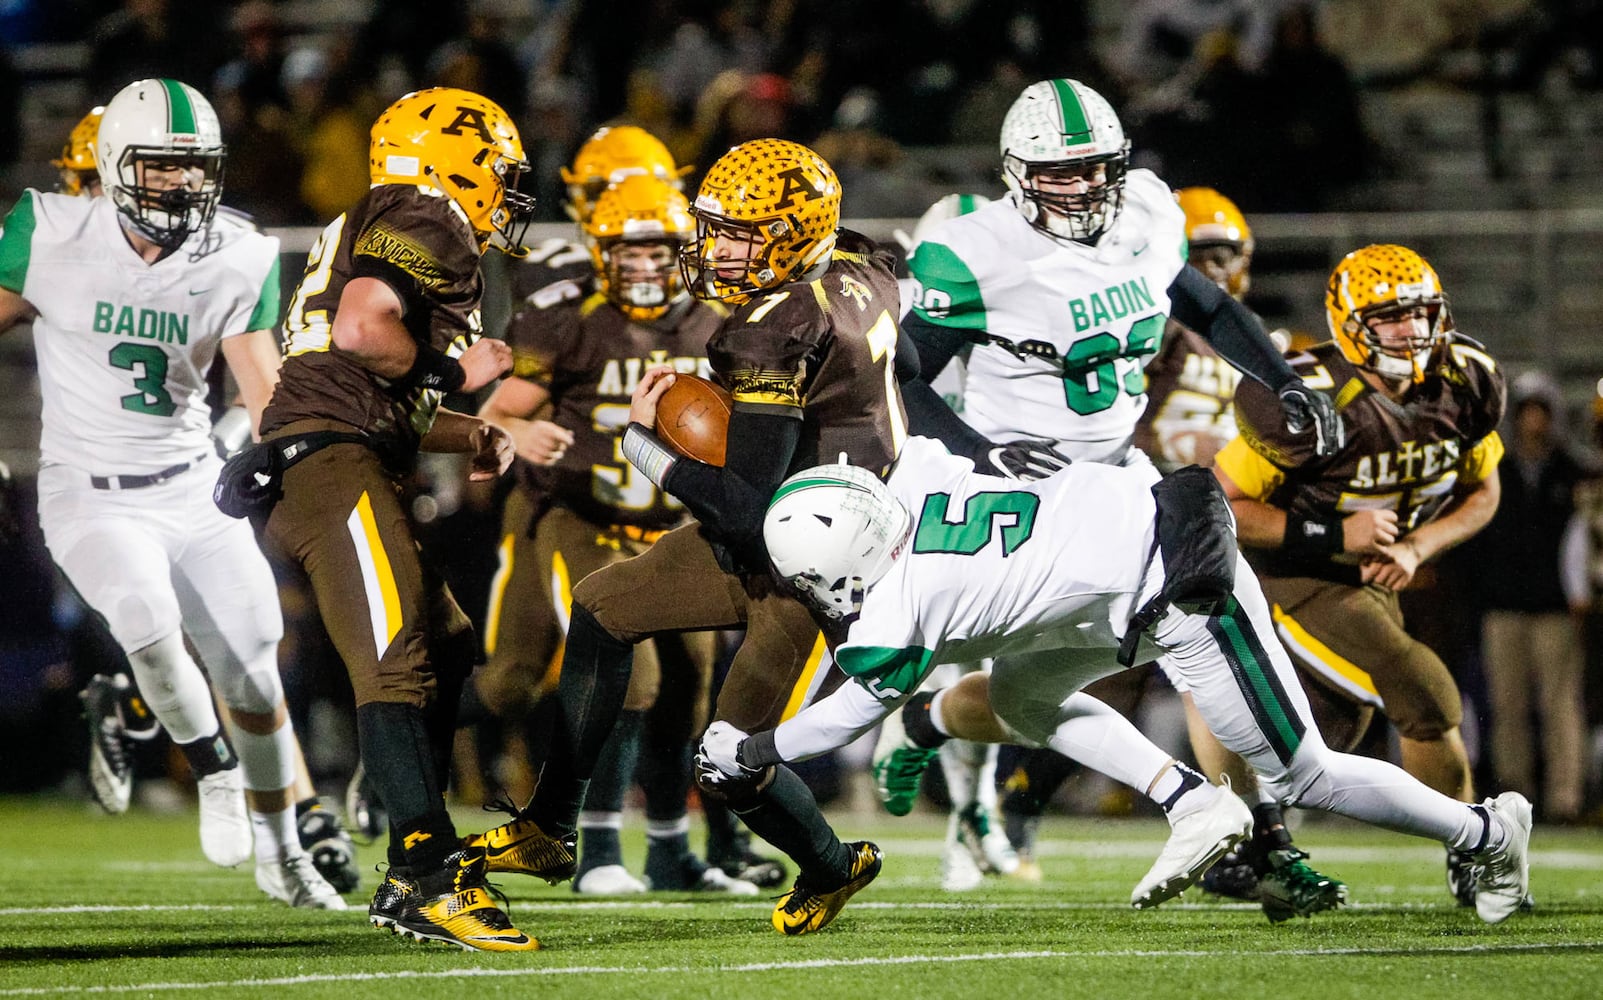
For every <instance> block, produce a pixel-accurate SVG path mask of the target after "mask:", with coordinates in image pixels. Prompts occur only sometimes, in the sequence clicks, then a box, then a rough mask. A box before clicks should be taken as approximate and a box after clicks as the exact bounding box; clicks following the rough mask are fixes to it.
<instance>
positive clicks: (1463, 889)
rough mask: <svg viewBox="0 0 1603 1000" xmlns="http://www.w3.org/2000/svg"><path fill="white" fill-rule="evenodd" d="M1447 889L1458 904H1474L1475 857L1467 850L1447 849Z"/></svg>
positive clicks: (1465, 905)
mask: <svg viewBox="0 0 1603 1000" xmlns="http://www.w3.org/2000/svg"><path fill="white" fill-rule="evenodd" d="M1447 891H1448V892H1450V893H1452V894H1453V898H1454V899H1456V900H1457V901H1458V905H1459V906H1463V907H1473V906H1474V905H1475V857H1474V855H1472V854H1470V853H1469V852H1468V851H1455V850H1454V849H1453V848H1451V847H1449V848H1448V849H1447Z"/></svg>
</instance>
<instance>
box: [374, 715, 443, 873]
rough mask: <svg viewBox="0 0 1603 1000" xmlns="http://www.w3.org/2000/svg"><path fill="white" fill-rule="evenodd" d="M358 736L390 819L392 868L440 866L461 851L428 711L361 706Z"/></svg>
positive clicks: (375, 787)
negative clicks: (431, 736)
mask: <svg viewBox="0 0 1603 1000" xmlns="http://www.w3.org/2000/svg"><path fill="white" fill-rule="evenodd" d="M356 731H357V736H358V738H359V741H360V744H361V751H362V764H363V765H364V767H365V769H366V771H367V780H368V782H369V783H371V784H372V786H373V788H374V789H375V790H377V792H378V796H379V799H380V800H381V801H382V802H383V803H384V808H385V810H386V811H387V812H388V813H389V817H390V863H391V864H396V863H397V858H398V857H399V858H401V859H404V860H403V861H401V863H404V864H406V865H408V866H411V867H414V868H415V867H417V866H418V865H419V864H420V863H427V864H428V865H429V866H437V865H438V863H439V862H440V861H441V860H443V859H444V858H445V856H446V855H447V854H450V853H451V852H452V851H454V850H455V849H456V831H455V828H454V827H453V826H452V824H451V817H450V814H448V813H447V812H446V811H445V795H444V789H443V788H441V786H440V783H439V778H438V771H437V770H436V768H437V763H436V760H435V753H434V747H433V745H432V744H431V743H430V741H429V731H428V727H427V725H426V724H425V720H424V718H423V711H422V710H421V709H419V708H415V707H413V706H411V705H403V704H399V703H395V702H369V703H368V704H366V705H358V706H357V708H356ZM409 839H410V843H409V842H408V841H409ZM420 859H421V860H420Z"/></svg>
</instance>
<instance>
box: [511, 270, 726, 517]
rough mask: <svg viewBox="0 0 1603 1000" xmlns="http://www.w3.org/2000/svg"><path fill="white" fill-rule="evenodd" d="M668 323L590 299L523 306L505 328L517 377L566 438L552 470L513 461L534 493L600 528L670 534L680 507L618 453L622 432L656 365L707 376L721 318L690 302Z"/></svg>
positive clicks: (712, 308) (713, 309) (715, 309)
mask: <svg viewBox="0 0 1603 1000" xmlns="http://www.w3.org/2000/svg"><path fill="white" fill-rule="evenodd" d="M687 305H688V308H684V309H683V310H682V311H681V312H680V313H679V314H678V315H677V316H676V317H675V318H673V319H672V320H670V321H668V322H667V323H665V324H664V323H658V324H652V325H642V324H639V323H633V322H630V321H629V320H628V319H627V318H625V316H624V315H623V313H621V312H620V311H618V309H617V308H615V307H614V306H613V305H612V304H611V303H609V302H608V301H607V298H606V296H604V295H602V294H600V293H599V292H598V293H595V294H593V295H591V296H590V297H589V298H587V299H585V300H584V301H582V302H573V301H561V300H559V301H558V302H557V303H556V304H554V305H550V306H545V307H541V306H539V305H536V304H535V303H533V302H529V303H526V304H525V305H524V307H523V308H522V309H520V310H519V311H518V312H517V314H516V315H514V316H513V317H512V322H511V323H510V324H509V325H508V326H507V334H506V339H507V343H508V344H510V345H511V347H512V349H513V350H514V351H515V352H516V353H517V356H518V367H517V368H516V369H515V371H516V372H517V374H518V375H519V376H520V377H523V378H527V379H528V380H529V381H531V382H534V383H536V384H537V385H540V386H542V387H544V388H545V389H546V390H547V391H548V392H550V393H551V404H552V411H551V415H550V416H549V417H546V418H545V419H549V420H551V421H552V422H553V423H557V424H560V425H561V426H563V427H566V428H567V429H568V430H570V431H572V432H573V444H572V445H570V446H569V447H568V449H567V451H566V453H565V454H564V455H563V457H562V459H561V460H560V461H558V462H557V464H556V465H552V466H536V465H532V464H530V463H528V462H519V463H518V474H519V477H520V479H521V480H522V481H523V482H524V483H525V484H526V485H528V486H530V487H531V488H533V489H534V490H536V491H537V492H539V493H541V494H543V495H545V496H548V497H550V498H551V499H553V500H555V501H556V502H558V503H561V504H563V505H564V506H567V507H569V508H570V509H572V510H573V511H574V512H575V513H577V514H579V515H580V516H581V517H583V518H585V519H586V520H590V521H594V522H596V523H598V524H632V525H636V526H638V527H642V528H652V529H655V528H670V527H673V526H674V525H676V524H678V523H679V522H680V521H682V520H683V519H684V517H685V513H684V507H683V506H682V505H681V504H680V503H679V502H678V501H677V500H675V499H673V498H672V497H671V496H669V495H668V494H667V493H664V492H663V491H662V490H659V489H657V487H656V486H655V485H653V484H652V482H651V480H650V479H647V478H646V477H645V476H644V475H642V474H641V473H640V472H639V471H638V470H636V469H635V468H634V467H633V466H631V465H630V464H629V463H628V462H627V461H626V460H625V459H624V457H623V452H622V451H621V450H620V449H621V447H622V441H623V432H624V430H625V429H626V428H628V426H629V396H630V394H631V393H633V392H634V389H635V385H636V384H637V383H639V381H640V376H641V375H642V374H644V373H645V371H646V370H647V369H648V368H651V367H652V366H654V365H662V364H666V365H672V366H673V367H674V369H675V370H676V371H682V372H691V373H694V374H696V375H700V376H702V377H703V378H706V377H709V376H710V375H711V368H710V367H709V365H708V363H707V340H708V338H709V337H711V336H712V334H713V331H714V330H716V329H718V324H719V323H721V322H722V321H723V319H724V317H725V316H727V315H728V310H727V309H725V308H724V307H723V306H721V305H718V304H716V303H712V304H708V303H702V302H690V303H688V304H687Z"/></svg>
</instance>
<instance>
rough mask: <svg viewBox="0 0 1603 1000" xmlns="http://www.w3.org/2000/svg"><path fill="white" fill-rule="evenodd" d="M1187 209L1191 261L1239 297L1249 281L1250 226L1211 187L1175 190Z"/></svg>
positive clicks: (1239, 213)
mask: <svg viewBox="0 0 1603 1000" xmlns="http://www.w3.org/2000/svg"><path fill="white" fill-rule="evenodd" d="M1174 196H1175V200H1176V201H1178V202H1179V203H1180V209H1181V211H1183V212H1185V213H1186V242H1187V243H1188V244H1190V259H1191V265H1192V266H1193V267H1195V268H1196V269H1197V270H1199V271H1201V272H1202V273H1203V274H1206V275H1207V276H1208V277H1209V278H1211V279H1212V280H1213V283H1214V284H1216V285H1218V286H1219V287H1220V288H1222V289H1224V290H1225V291H1226V292H1228V293H1229V294H1230V296H1231V297H1232V298H1235V299H1238V300H1239V299H1241V298H1242V297H1244V296H1245V295H1246V294H1247V288H1248V287H1249V286H1250V285H1251V284H1252V271H1251V268H1252V247H1253V243H1252V227H1250V226H1248V225H1247V220H1246V218H1245V217H1243V216H1242V214H1241V209H1239V208H1237V207H1236V203H1235V202H1233V201H1231V200H1230V199H1229V198H1226V197H1225V196H1224V195H1222V194H1220V193H1219V192H1217V191H1215V190H1214V189H1213V188H1205V187H1188V188H1181V189H1180V190H1178V191H1176V192H1175V193H1174Z"/></svg>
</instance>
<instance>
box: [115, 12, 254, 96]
mask: <svg viewBox="0 0 1603 1000" xmlns="http://www.w3.org/2000/svg"><path fill="white" fill-rule="evenodd" d="M225 13H226V9H225V8H224V7H223V5H221V4H215V3H211V2H209V0H123V4H122V9H121V10H119V11H116V12H115V13H112V14H108V15H107V16H105V17H103V18H101V19H100V20H99V21H96V22H95V25H94V27H93V28H91V29H90V32H89V37H90V46H91V47H90V53H89V67H88V72H87V73H86V74H85V75H86V78H87V80H88V83H89V97H90V100H89V102H88V103H90V104H100V103H104V102H105V101H106V100H108V99H110V97H111V96H112V95H113V94H115V93H116V92H117V91H118V90H120V89H121V88H122V87H123V86H124V85H125V84H127V83H129V82H131V81H133V80H140V79H144V78H146V77H152V76H166V77H172V78H174V79H178V80H183V81H184V82H186V83H194V84H198V85H204V84H205V82H206V81H207V80H210V79H211V78H212V72H213V71H214V70H215V69H216V68H217V66H218V65H219V64H221V63H222V61H223V49H222V45H221V44H220V40H221V39H224V38H227V37H228V35H227V33H226V32H225V31H223V30H222V28H223V17H224V14H225Z"/></svg>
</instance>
